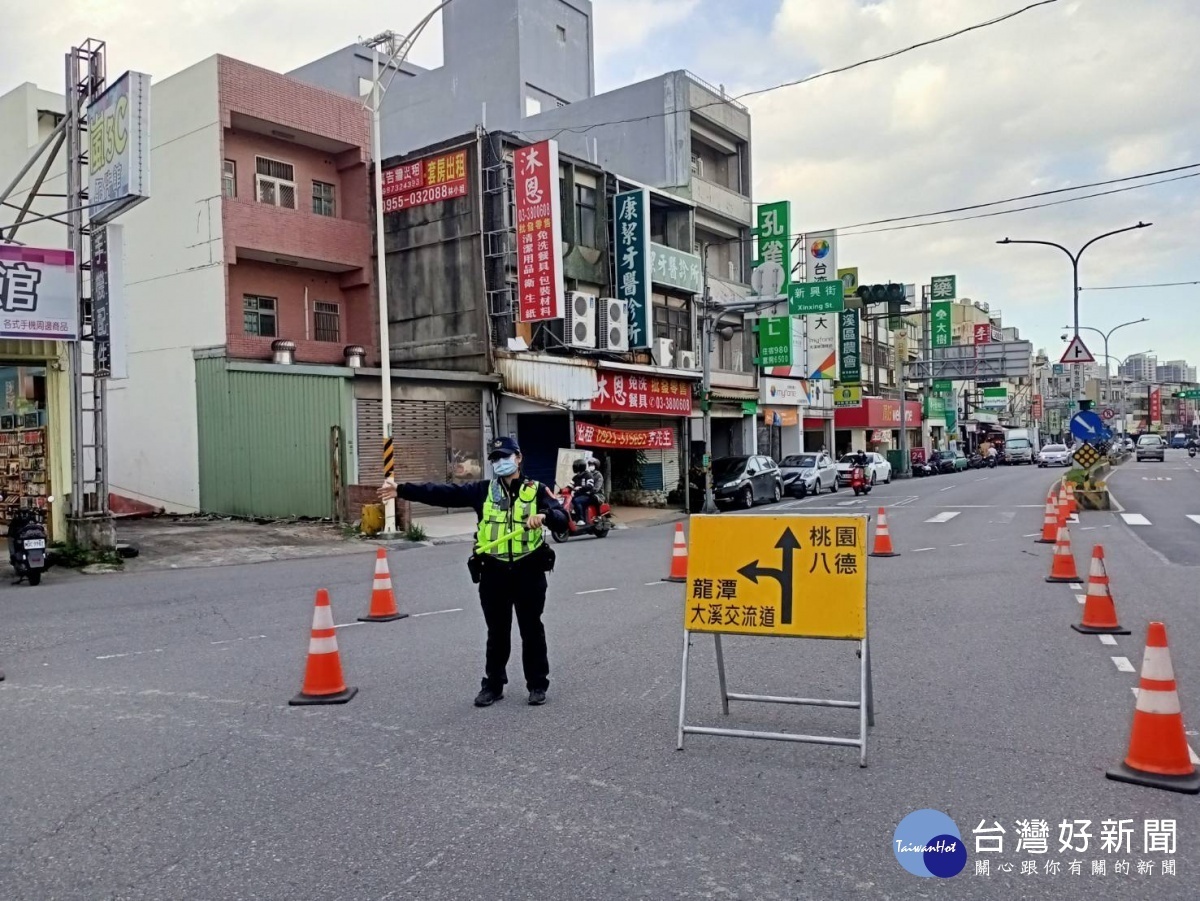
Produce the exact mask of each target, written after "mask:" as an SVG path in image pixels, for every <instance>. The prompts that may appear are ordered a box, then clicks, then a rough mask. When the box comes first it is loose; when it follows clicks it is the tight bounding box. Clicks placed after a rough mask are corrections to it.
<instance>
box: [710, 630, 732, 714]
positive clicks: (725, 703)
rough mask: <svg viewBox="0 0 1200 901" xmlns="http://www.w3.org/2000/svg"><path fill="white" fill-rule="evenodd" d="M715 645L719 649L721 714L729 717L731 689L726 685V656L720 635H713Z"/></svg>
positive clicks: (718, 670) (718, 672)
mask: <svg viewBox="0 0 1200 901" xmlns="http://www.w3.org/2000/svg"><path fill="white" fill-rule="evenodd" d="M713 645H714V646H715V647H716V649H717V681H718V682H719V683H720V685H721V713H723V714H725V715H726V716H729V689H728V688H727V687H726V685H725V655H724V654H723V653H722V652H721V635H720V633H713Z"/></svg>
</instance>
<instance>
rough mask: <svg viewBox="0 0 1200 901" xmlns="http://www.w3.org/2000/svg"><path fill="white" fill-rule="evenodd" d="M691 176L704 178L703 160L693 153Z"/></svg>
mask: <svg viewBox="0 0 1200 901" xmlns="http://www.w3.org/2000/svg"><path fill="white" fill-rule="evenodd" d="M692 175H695V176H696V177H697V178H704V160H703V159H701V158H700V157H699V156H697V155H696V154H694V153H693V154H692Z"/></svg>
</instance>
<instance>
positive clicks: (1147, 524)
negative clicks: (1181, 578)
mask: <svg viewBox="0 0 1200 901" xmlns="http://www.w3.org/2000/svg"><path fill="white" fill-rule="evenodd" d="M1109 489H1110V490H1111V491H1112V493H1113V494H1114V496H1115V497H1116V498H1117V501H1118V503H1120V505H1121V507H1122V510H1121V511H1120V512H1119V513H1118V519H1119V520H1120V521H1121V524H1122V527H1123V528H1127V529H1129V530H1130V531H1131V532H1133V533H1134V534H1135V536H1136V537H1137V538H1138V539H1139V540H1141V541H1143V542H1145V543H1146V545H1147V546H1148V547H1150V548H1152V549H1153V550H1154V551H1155V552H1156V553H1157V554H1159V555H1161V557H1162V558H1163V559H1164V560H1167V561H1170V562H1171V563H1177V564H1180V565H1182V566H1200V457H1197V458H1195V459H1193V458H1191V457H1189V456H1188V455H1187V451H1183V450H1168V451H1167V452H1166V459H1165V460H1164V461H1163V462H1162V463H1159V462H1156V461H1150V460H1147V461H1146V462H1144V463H1137V462H1134V461H1133V460H1130V462H1129V463H1127V464H1125V465H1124V466H1122V467H1120V468H1118V469H1117V471H1116V472H1114V473H1113V475H1112V476H1111V477H1110V478H1109Z"/></svg>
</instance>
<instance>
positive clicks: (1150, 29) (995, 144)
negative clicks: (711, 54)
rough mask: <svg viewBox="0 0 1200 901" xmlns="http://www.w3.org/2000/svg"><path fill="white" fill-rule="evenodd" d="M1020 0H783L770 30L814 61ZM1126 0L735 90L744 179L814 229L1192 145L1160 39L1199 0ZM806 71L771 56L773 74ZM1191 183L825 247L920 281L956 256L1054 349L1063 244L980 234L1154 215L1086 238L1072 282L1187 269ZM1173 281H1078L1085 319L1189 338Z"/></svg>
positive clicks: (1141, 161)
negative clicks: (1140, 321)
mask: <svg viewBox="0 0 1200 901" xmlns="http://www.w3.org/2000/svg"><path fill="white" fill-rule="evenodd" d="M1018 6H1019V4H1016V3H1012V2H1003V3H1001V2H991V0H989V2H977V3H972V4H962V3H955V2H951V0H879V2H876V3H873V4H870V5H863V4H862V3H861V2H857V0H826V2H824V3H823V4H821V5H820V7H819V8H818V7H815V6H814V5H813V4H812V3H809V2H806V0H782V3H781V5H780V7H779V10H778V12H777V14H776V16H775V19H774V21H773V23H772V27H771V33H770V36H769V38H770V41H771V44H772V45H773V47H774V48H775V55H774V58H775V59H779V58H780V54H782V53H784V51H785V50H786V51H788V52H790V53H791V54H792V55H794V56H799V57H802V58H805V59H808V60H811V61H812V71H820V70H822V69H831V68H835V67H838V66H841V65H845V64H847V63H850V62H854V61H856V60H859V59H863V58H865V57H868V56H872V55H877V54H880V53H885V52H888V51H891V50H895V49H898V48H900V47H902V46H905V45H907V44H911V43H915V42H918V41H921V40H926V39H928V38H930V37H933V36H936V35H939V34H944V33H947V32H950V31H954V30H956V29H958V28H961V27H963V26H965V25H968V24H971V23H973V22H977V21H981V20H984V19H987V18H990V17H992V16H995V15H1000V14H1002V13H1004V12H1008V11H1011V10H1013V9H1016V8H1018ZM1130 10H1131V8H1130V7H1129V5H1128V3H1126V2H1120V0H1091V2H1089V3H1086V4H1082V3H1059V4H1054V5H1051V6H1047V7H1043V8H1041V9H1037V10H1034V11H1031V12H1028V13H1025V14H1024V15H1022V16H1019V17H1017V18H1014V19H1012V20H1010V21H1008V22H1005V23H1002V24H999V25H995V26H992V27H990V28H986V29H982V30H979V31H977V32H973V33H971V34H967V35H964V36H962V37H958V38H954V39H952V40H950V41H947V42H945V43H943V44H939V45H935V46H933V47H928V48H923V49H920V50H917V51H914V52H912V53H910V54H907V55H904V56H901V57H898V58H896V59H892V60H888V61H884V62H879V63H874V64H871V65H868V66H864V67H862V68H860V69H856V70H853V71H850V72H846V73H844V74H837V75H832V76H829V77H827V78H821V79H818V80H816V81H814V82H811V83H809V84H805V85H800V86H797V87H793V88H787V89H784V90H781V91H777V92H774V93H771V94H765V95H762V96H760V97H755V98H750V99H748V100H747V101H746V103H747V104H748V105H749V106H750V108H751V110H752V112H753V116H754V137H755V148H754V172H755V176H756V180H755V181H756V183H755V199H756V200H757V201H771V200H775V199H780V198H787V199H790V200H791V201H792V208H793V214H792V218H793V222H794V223H795V226H796V228H798V229H807V230H817V229H821V228H827V227H832V226H845V225H851V224H854V223H856V222H862V221H867V220H873V219H879V218H884V217H888V216H896V215H905V214H911V213H919V212H924V211H929V210H937V209H944V208H950V207H957V206H963V205H967V204H970V203H979V202H985V201H990V200H995V199H999V198H1003V197H1009V196H1015V195H1019V194H1026V193H1031V192H1034V191H1040V190H1048V189H1051V188H1057V187H1060V186H1065V185H1072V184H1080V183H1084V182H1089V181H1098V180H1101V179H1105V178H1113V177H1120V176H1125V175H1130V174H1134V173H1137V172H1143V171H1149V170H1152V169H1158V168H1165V167H1168V166H1173V165H1181V164H1184V163H1192V162H1200V151H1198V150H1197V147H1198V145H1200V140H1198V139H1200V92H1196V91H1194V90H1193V89H1192V87H1191V86H1192V85H1193V84H1194V83H1195V79H1196V70H1197V68H1198V67H1197V63H1196V62H1195V60H1194V59H1193V58H1190V57H1184V58H1179V57H1177V56H1176V55H1174V54H1170V53H1168V52H1166V50H1167V48H1169V47H1173V46H1174V47H1177V46H1191V45H1192V44H1193V43H1194V42H1195V41H1196V40H1198V39H1200V9H1197V8H1195V4H1193V3H1190V2H1188V0H1159V2H1157V3H1154V4H1146V5H1139V6H1138V8H1137V12H1136V14H1131V12H1130ZM700 71H701V73H702V74H703V72H704V70H703V69H701V70H700ZM804 74H805V73H804V72H803V71H797V70H792V71H789V72H777V77H776V79H775V80H776V81H783V80H785V79H786V78H789V77H790V78H796V77H801V76H802V75H804ZM1197 188H1200V179H1197V180H1188V181H1181V182H1176V183H1174V184H1170V185H1164V186H1162V187H1158V188H1149V189H1146V190H1144V191H1131V192H1127V193H1123V194H1116V195H1112V196H1110V197H1105V198H1097V199H1095V200H1087V201H1081V202H1079V203H1072V204H1065V205H1061V206H1053V207H1048V208H1046V209H1042V210H1036V211H1029V212H1024V213H1016V214H1013V215H1009V216H997V217H993V218H988V219H980V220H975V221H969V222H958V223H953V224H947V225H940V226H933V227H929V228H919V229H912V230H908V231H888V232H880V233H876V234H861V235H850V234H847V235H845V236H844V237H843V238H842V240H841V241H840V244H839V263H840V264H841V265H857V266H859V267H860V270H861V272H860V274H861V277H862V278H863V279H864V280H894V281H905V282H916V283H925V282H927V280H928V278H929V277H930V276H931V275H933V274H935V273H941V272H956V273H957V274H958V276H959V286H960V288H959V290H960V292H962V293H964V294H967V295H969V296H971V297H973V298H975V299H981V300H988V301H989V302H990V303H991V305H992V309H993V310H995V309H1002V310H1003V311H1004V313H1005V314H1006V324H1010V325H1015V326H1017V327H1018V328H1020V329H1021V331H1022V334H1023V336H1025V337H1031V338H1032V339H1033V340H1035V342H1037V343H1043V344H1047V345H1050V346H1051V347H1052V349H1056V348H1057V347H1058V334H1059V333H1060V331H1061V326H1062V324H1063V322H1065V321H1067V320H1068V319H1069V318H1070V313H1071V309H1070V307H1071V302H1070V298H1071V266H1070V262H1069V260H1068V259H1067V257H1066V256H1065V255H1064V254H1062V253H1061V252H1058V251H1055V250H1053V249H1051V248H1038V247H1023V246H1022V247H1011V246H1010V247H1002V246H998V245H996V244H995V241H996V240H997V239H998V238H1002V237H1004V236H1005V235H1011V236H1012V237H1014V238H1019V237H1025V238H1037V239H1045V240H1051V241H1057V242H1059V243H1063V244H1065V245H1067V246H1068V247H1072V248H1075V247H1078V246H1080V245H1081V244H1082V243H1083V242H1085V241H1087V240H1088V239H1090V238H1091V237H1093V236H1094V235H1097V234H1100V233H1101V232H1105V231H1109V230H1112V229H1114V228H1120V227H1123V226H1125V225H1130V224H1133V223H1135V222H1137V221H1138V220H1139V219H1146V220H1153V221H1154V222H1155V226H1154V228H1153V229H1149V230H1144V231H1140V232H1137V233H1133V234H1130V235H1121V236H1118V237H1115V238H1112V239H1108V240H1107V241H1106V242H1104V243H1101V244H1098V245H1095V247H1094V249H1090V250H1089V251H1088V252H1087V255H1086V256H1085V257H1084V258H1083V261H1082V263H1081V280H1082V281H1083V283H1084V284H1085V285H1089V284H1090V285H1101V284H1113V283H1117V284H1130V283H1138V282H1154V281H1173V280H1176V279H1174V278H1166V277H1163V276H1164V275H1165V273H1168V272H1175V273H1178V274H1179V275H1180V276H1181V277H1188V278H1198V277H1200V264H1195V263H1193V262H1192V256H1191V254H1190V252H1189V249H1188V245H1189V243H1190V235H1192V234H1194V233H1195V230H1196V228H1197V227H1198V226H1200V214H1198V213H1197V212H1196V204H1195V202H1194V201H1195V198H1196V191H1197ZM1046 199H1047V200H1053V199H1056V198H1046ZM1031 202H1037V201H1031ZM981 212H989V211H987V210H984V211H981ZM901 224H903V223H901ZM864 231H865V229H864ZM1100 295H1105V296H1104V297H1101V296H1100ZM1179 299H1180V296H1179V295H1177V294H1176V295H1174V296H1172V295H1171V293H1170V292H1167V293H1166V294H1156V293H1153V292H1144V293H1140V294H1137V295H1132V294H1127V295H1122V294H1121V293H1120V292H1097V293H1096V294H1094V295H1086V294H1085V303H1084V309H1083V321H1084V322H1085V324H1091V325H1097V326H1102V325H1103V326H1106V327H1111V325H1114V324H1116V323H1118V322H1121V321H1123V319H1122V318H1120V317H1122V316H1123V314H1124V313H1125V312H1128V311H1129V310H1130V309H1136V311H1137V315H1147V316H1151V318H1152V319H1153V320H1154V323H1152V324H1148V325H1147V326H1144V327H1139V328H1143V329H1145V331H1143V332H1142V333H1141V334H1140V335H1138V336H1136V337H1135V336H1133V335H1131V334H1130V333H1132V332H1133V331H1135V330H1134V329H1130V330H1129V332H1127V333H1122V334H1123V335H1127V334H1128V335H1130V340H1131V341H1134V342H1137V343H1139V347H1137V348H1130V349H1132V350H1139V349H1142V348H1143V347H1145V346H1147V345H1146V342H1147V340H1149V341H1150V343H1151V344H1153V346H1155V347H1156V348H1157V349H1159V350H1160V352H1163V353H1169V355H1171V356H1186V354H1187V352H1188V347H1187V341H1188V339H1187V335H1186V334H1185V332H1181V331H1180V329H1179V326H1180V324H1182V320H1186V324H1187V325H1188V326H1190V327H1191V329H1192V330H1194V329H1195V327H1196V326H1197V325H1200V317H1198V316H1197V315H1196V314H1195V313H1192V312H1190V310H1194V309H1195V306H1194V305H1191V306H1190V307H1189V312H1187V313H1181V311H1180V309H1179V307H1178V302H1179ZM1143 310H1150V312H1143ZM1123 318H1124V319H1129V318H1136V316H1128V315H1124V317H1123ZM1110 320H1111V321H1110ZM1168 347H1169V348H1172V349H1171V350H1170V351H1167V350H1165V349H1164V348H1168ZM1114 352H1115V351H1114ZM1193 354H1194V351H1193Z"/></svg>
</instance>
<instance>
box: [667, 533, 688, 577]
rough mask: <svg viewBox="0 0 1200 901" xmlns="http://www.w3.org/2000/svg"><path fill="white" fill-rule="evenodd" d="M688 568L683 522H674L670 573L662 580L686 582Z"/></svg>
mask: <svg viewBox="0 0 1200 901" xmlns="http://www.w3.org/2000/svg"><path fill="white" fill-rule="evenodd" d="M687 570H688V547H687V537H686V536H685V535H684V534H683V523H681V522H677V523H675V545H674V547H672V548H671V574H670V575H669V576H667V577H666V578H665V579H663V581H664V582H686V581H687Z"/></svg>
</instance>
